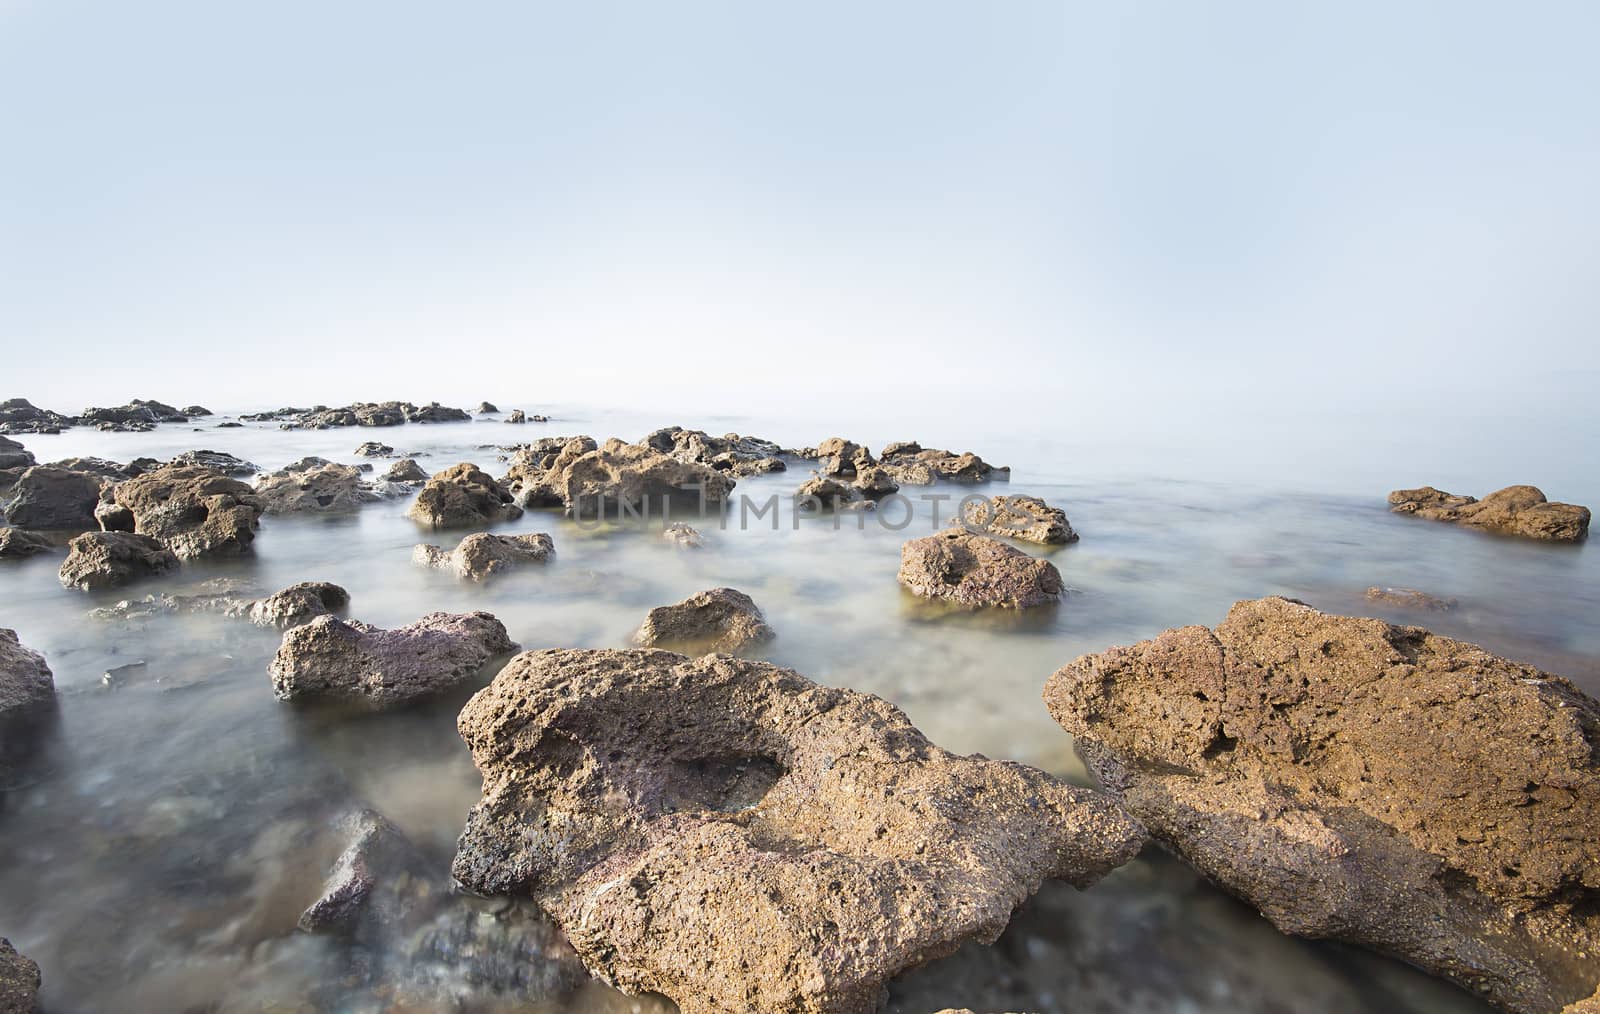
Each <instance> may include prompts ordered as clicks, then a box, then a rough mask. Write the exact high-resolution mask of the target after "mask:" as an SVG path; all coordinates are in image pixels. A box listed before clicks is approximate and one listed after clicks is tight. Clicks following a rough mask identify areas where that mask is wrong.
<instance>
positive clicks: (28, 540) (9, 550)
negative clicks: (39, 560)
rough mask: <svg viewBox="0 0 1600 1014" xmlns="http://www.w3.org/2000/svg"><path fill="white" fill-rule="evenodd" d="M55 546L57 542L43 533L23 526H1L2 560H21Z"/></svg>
mask: <svg viewBox="0 0 1600 1014" xmlns="http://www.w3.org/2000/svg"><path fill="white" fill-rule="evenodd" d="M55 548H56V547H55V543H53V542H51V541H50V540H49V539H47V538H45V537H44V536H43V535H39V534H36V533H34V532H28V531H23V530H22V529H21V528H0V560H21V559H25V558H26V557H29V556H36V555H38V554H39V553H49V552H52V551H54V550H55Z"/></svg>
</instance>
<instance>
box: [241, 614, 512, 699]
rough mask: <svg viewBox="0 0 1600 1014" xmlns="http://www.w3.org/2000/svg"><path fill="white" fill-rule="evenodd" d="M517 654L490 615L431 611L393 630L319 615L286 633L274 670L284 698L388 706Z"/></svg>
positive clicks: (439, 688)
mask: <svg viewBox="0 0 1600 1014" xmlns="http://www.w3.org/2000/svg"><path fill="white" fill-rule="evenodd" d="M516 650H517V645H516V644H514V643H513V642H512V640H511V639H510V638H509V637H507V636H506V628H505V625H504V624H502V623H501V622H500V621H499V620H497V619H495V618H494V617H493V616H491V615H490V614H488V613H429V614H428V615H427V616H424V617H423V618H422V619H420V620H418V621H417V622H415V623H413V624H410V625H409V626H405V627H397V628H395V629H393V630H380V629H379V628H377V627H374V626H371V625H370V624H366V623H361V622H359V621H350V622H345V621H343V620H339V619H336V618H334V617H332V616H319V617H317V618H316V619H314V620H312V621H311V622H310V623H307V624H304V625H303V626H298V627H294V628H291V629H290V630H289V631H288V632H286V633H285V634H284V635H283V643H282V644H281V645H279V646H278V654H277V655H276V657H274V658H273V660H272V665H271V667H270V669H269V672H270V674H271V676H272V689H273V692H274V693H275V694H276V695H277V696H278V699H279V700H284V701H294V700H301V699H312V698H317V699H326V700H335V701H344V702H348V703H355V704H361V705H365V706H366V707H370V708H373V709H384V708H392V707H397V706H400V705H403V704H409V703H411V702H412V701H416V700H420V699H422V698H424V697H431V696H433V695H435V694H439V693H443V692H445V691H448V690H451V689H453V688H455V687H457V686H459V685H461V684H462V683H463V682H465V681H466V680H467V679H468V678H470V677H471V676H472V675H473V674H474V673H476V672H477V671H478V670H479V669H481V668H482V667H483V666H484V664H485V663H487V662H488V661H489V660H490V659H492V658H494V657H495V656H496V655H504V654H508V653H510V652H513V651H516Z"/></svg>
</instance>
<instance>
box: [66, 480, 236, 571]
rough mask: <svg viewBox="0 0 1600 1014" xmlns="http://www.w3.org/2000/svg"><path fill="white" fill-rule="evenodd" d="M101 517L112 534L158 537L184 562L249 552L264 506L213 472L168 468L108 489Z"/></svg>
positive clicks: (230, 481)
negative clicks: (135, 533) (131, 532)
mask: <svg viewBox="0 0 1600 1014" xmlns="http://www.w3.org/2000/svg"><path fill="white" fill-rule="evenodd" d="M96 513H97V514H98V516H99V518H100V522H101V526H102V527H104V528H105V529H107V530H108V531H133V532H137V533H139V534H140V535H150V536H154V537H155V538H157V539H160V540H161V541H162V542H164V543H166V545H167V548H169V549H171V550H172V552H173V553H174V554H176V555H177V557H178V559H180V560H195V559H200V558H203V557H226V556H241V555H243V554H244V553H247V552H249V551H250V543H251V542H253V541H254V540H255V537H256V528H257V526H258V520H257V519H258V518H260V516H261V502H260V501H259V500H258V499H256V496H255V491H254V490H252V489H251V488H250V487H249V486H247V485H245V484H244V483H242V482H240V481H239V480H237V479H230V478H228V477H227V476H224V475H218V474H217V473H216V472H213V471H212V470H211V469H209V468H205V467H202V466H199V465H164V466H162V467H161V468H157V469H155V470H154V471H151V472H146V473H145V474H144V475H140V476H137V477H135V478H132V479H129V480H128V481H127V482H124V483H120V484H118V485H117V486H114V487H112V488H111V489H109V490H107V493H106V497H105V498H104V502H102V503H101V505H100V507H99V508H98V510H97V512H96Z"/></svg>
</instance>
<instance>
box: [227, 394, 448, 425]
mask: <svg viewBox="0 0 1600 1014" xmlns="http://www.w3.org/2000/svg"><path fill="white" fill-rule="evenodd" d="M239 418H241V419H244V420H246V421H248V422H276V423H278V425H279V426H281V427H282V428H283V429H311V430H324V429H334V428H337V427H343V426H400V425H402V424H404V423H408V422H417V423H423V422H460V421H462V420H465V419H470V418H471V416H469V415H467V413H465V412H463V411H461V410H460V409H459V408H446V407H444V406H442V405H440V404H439V403H438V402H431V403H429V404H427V405H423V406H420V407H419V406H417V405H413V404H412V403H410V402H409V401H384V402H358V403H356V404H354V405H347V406H345V407H344V408H329V407H327V406H326V405H317V406H314V407H312V408H280V409H275V410H273V411H271V412H256V413H253V414H249V415H242V416H240V417H239Z"/></svg>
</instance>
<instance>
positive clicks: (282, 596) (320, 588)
mask: <svg viewBox="0 0 1600 1014" xmlns="http://www.w3.org/2000/svg"><path fill="white" fill-rule="evenodd" d="M349 604H350V593H349V592H347V591H345V590H344V589H343V588H341V587H339V586H338V585H336V584H332V583H331V582H328V581H302V582H300V583H299V584H294V585H290V586H289V587H287V588H285V589H283V590H282V591H280V592H275V593H273V594H272V595H269V596H267V597H266V598H264V599H255V600H253V601H250V602H245V603H243V604H241V605H239V606H236V607H234V608H232V609H230V610H229V612H230V613H232V614H234V615H241V616H244V617H246V618H248V619H249V620H250V622H251V623H254V624H255V625H256V626H258V627H277V628H279V629H280V630H286V629H288V628H290V627H298V626H300V625H301V624H303V623H310V622H311V621H312V620H314V619H316V618H317V617H318V616H329V615H332V614H333V613H337V612H341V611H343V610H344V608H345V607H346V606H348V605H349Z"/></svg>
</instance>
